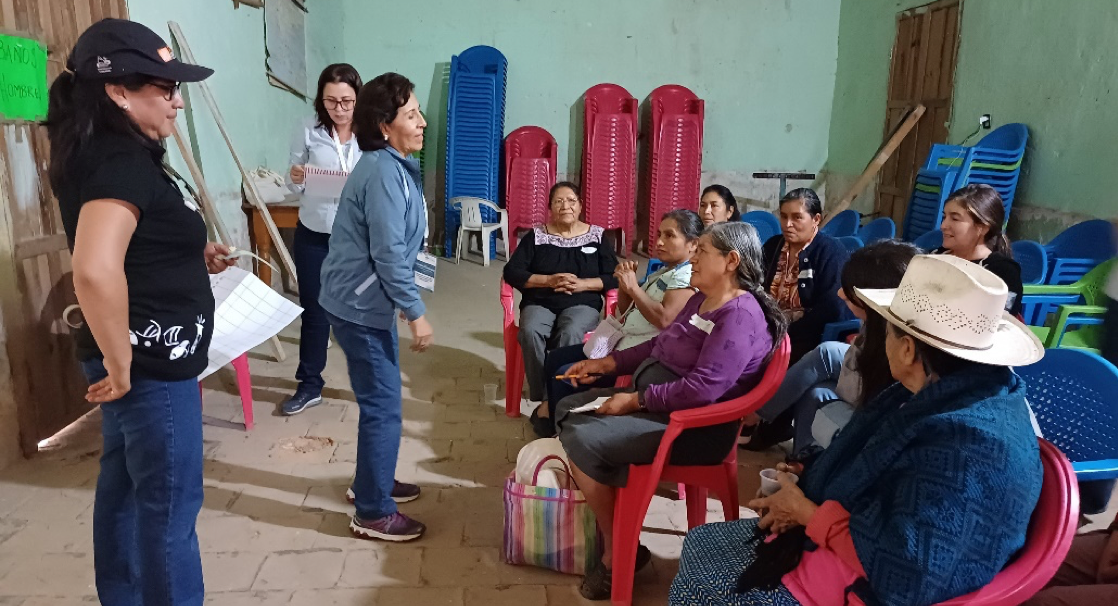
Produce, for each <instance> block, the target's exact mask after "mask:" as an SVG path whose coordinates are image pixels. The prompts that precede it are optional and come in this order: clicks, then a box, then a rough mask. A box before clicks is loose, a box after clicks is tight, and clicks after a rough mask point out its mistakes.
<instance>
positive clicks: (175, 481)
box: [47, 19, 232, 606]
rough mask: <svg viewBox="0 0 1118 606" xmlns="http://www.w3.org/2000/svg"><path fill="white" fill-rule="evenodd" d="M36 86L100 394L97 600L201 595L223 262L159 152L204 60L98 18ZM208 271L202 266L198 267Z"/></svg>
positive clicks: (145, 32) (220, 249)
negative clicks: (43, 99)
mask: <svg viewBox="0 0 1118 606" xmlns="http://www.w3.org/2000/svg"><path fill="white" fill-rule="evenodd" d="M66 67H67V69H66V71H65V72H64V73H63V74H61V75H60V76H59V77H58V79H57V80H55V81H54V84H53V85H51V90H50V105H49V109H48V113H47V132H48V134H49V136H50V142H51V159H50V160H51V163H50V181H51V185H52V187H53V188H54V192H55V194H56V195H57V196H58V203H59V207H60V210H61V215H62V222H63V224H64V226H65V228H66V236H67V238H68V239H69V241H70V249H71V252H72V253H73V267H74V288H75V290H76V291H77V296H78V302H79V303H80V304H81V308H82V314H83V316H84V317H85V322H86V327H85V328H84V329H83V330H82V331H81V332H80V333H79V335H78V338H77V345H78V356H79V358H80V359H81V362H82V367H83V370H84V371H85V373H86V375H87V376H88V377H89V381H90V383H91V386H90V388H89V391H88V393H87V395H86V399H87V400H88V401H90V402H93V403H97V404H100V405H101V410H102V414H103V420H102V433H103V436H104V449H103V452H102V455H101V473H100V475H99V476H98V478H97V494H96V501H95V505H94V512H93V549H94V568H95V570H96V579H97V593H98V596H99V597H100V599H101V603H102V604H112V605H132V604H135V605H137V606H138V605H139V604H168V605H175V606H178V605H180V604H190V605H195V604H197V605H200V604H202V601H203V597H204V594H203V587H202V565H201V558H200V556H199V552H198V537H197V535H196V534H195V530H194V526H195V521H196V518H197V517H198V511H199V509H201V506H202V417H201V401H200V394H199V391H198V376H199V375H200V374H201V373H202V371H203V370H204V369H205V368H206V365H207V353H208V349H209V342H210V337H211V333H212V330H213V313H214V299H213V294H212V291H211V290H210V282H209V276H208V273H217V272H220V271H222V270H224V269H225V268H226V267H227V266H229V265H231V264H232V261H230V260H226V259H225V257H224V255H226V254H227V253H228V252H229V250H228V249H227V248H225V247H224V246H221V245H218V244H213V243H208V242H207V241H206V225H205V222H204V221H203V219H202V215H201V214H200V212H199V207H198V203H197V202H196V201H194V200H192V199H190V198H189V197H184V196H183V194H182V192H181V191H180V190H179V188H178V186H177V185H176V183H175V181H174V180H173V179H172V177H171V174H170V173H169V172H168V169H166V168H165V166H164V164H163V153H164V150H163V148H162V146H161V145H160V141H161V140H162V139H164V138H166V137H168V136H170V135H171V134H172V132H173V129H174V124H175V116H176V115H177V114H178V110H179V109H181V108H182V107H183V104H182V97H181V96H179V83H180V82H197V81H200V80H203V79H205V78H206V77H208V76H209V75H210V74H212V73H213V70H210V69H207V68H204V67H199V66H196V65H188V64H185V63H182V62H180V61H178V60H177V59H175V58H174V55H173V54H172V53H171V49H170V48H169V47H168V46H167V44H166V43H165V42H164V41H163V40H162V39H161V38H160V37H159V36H158V35H157V34H156V33H155V32H153V31H151V30H150V29H148V28H146V27H144V26H143V25H140V24H138V23H134V22H131V21H124V20H120V19H105V20H103V21H99V22H97V23H95V24H93V25H92V26H90V28H89V29H87V30H86V31H85V32H84V33H83V34H82V35H81V37H79V38H78V41H77V44H75V45H74V49H73V51H72V52H71V53H70V58H69V61H68V62H67V66H66ZM207 272H208V273H207Z"/></svg>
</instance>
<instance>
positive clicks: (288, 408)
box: [283, 389, 322, 416]
mask: <svg viewBox="0 0 1118 606" xmlns="http://www.w3.org/2000/svg"><path fill="white" fill-rule="evenodd" d="M321 403H322V394H319V393H315V392H313V391H310V390H303V389H299V390H296V391H295V395H293V396H291V397H290V398H289V399H288V400H287V401H286V402H284V403H283V414H285V415H288V416H291V415H297V414H299V413H301V412H303V411H304V410H306V409H308V408H310V407H312V406H318V405H319V404H321Z"/></svg>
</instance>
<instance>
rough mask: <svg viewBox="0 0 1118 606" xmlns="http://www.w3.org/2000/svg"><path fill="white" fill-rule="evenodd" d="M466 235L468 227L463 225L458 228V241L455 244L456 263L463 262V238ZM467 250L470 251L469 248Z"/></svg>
mask: <svg viewBox="0 0 1118 606" xmlns="http://www.w3.org/2000/svg"><path fill="white" fill-rule="evenodd" d="M465 235H466V229H465V228H463V227H459V228H458V242H457V243H455V245H454V251H455V252H454V264H455V265H457V264H459V263H461V262H462V238H463V237H464V236H465ZM466 252H469V251H468V250H467V251H466Z"/></svg>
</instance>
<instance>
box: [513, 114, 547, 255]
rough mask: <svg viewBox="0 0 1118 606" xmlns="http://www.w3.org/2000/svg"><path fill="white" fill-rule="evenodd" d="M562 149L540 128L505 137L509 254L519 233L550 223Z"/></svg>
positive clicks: (518, 131) (517, 131)
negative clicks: (549, 210)
mask: <svg viewBox="0 0 1118 606" xmlns="http://www.w3.org/2000/svg"><path fill="white" fill-rule="evenodd" d="M558 150H559V146H558V145H556V144H555V137H552V136H551V133H549V132H547V131H546V130H544V129H542V128H540V127H538V126H522V127H520V128H518V129H516V130H514V131H512V132H511V133H509V136H508V137H505V209H506V210H508V213H509V232H510V233H509V234H507V235H506V236H505V237H507V238H511V241H510V242H509V250H510V251H512V252H515V251H516V245H517V243H518V242H519V241H520V240H519V239H518V238H517V235H518V233H517V232H518V231H519V230H523V229H532V228H533V227H535V226H537V225H543V224H544V223H547V204H548V199H547V194H548V192H549V191H550V190H551V186H552V185H555V169H556V165H557V164H556V161H557V157H558V155H559V151H558Z"/></svg>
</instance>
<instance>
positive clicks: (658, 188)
mask: <svg viewBox="0 0 1118 606" xmlns="http://www.w3.org/2000/svg"><path fill="white" fill-rule="evenodd" d="M649 106H650V109H651V113H652V124H651V135H652V136H651V141H650V145H649V150H650V156H651V158H650V163H649V168H648V176H649V181H650V183H649V187H648V191H649V200H648V242H647V247H646V249H645V250H647V251H648V255H649V256H650V257H655V255H656V250H655V248H656V240H657V239H658V238H659V234H660V217H662V216H663V215H664V213H666V212H668V211H671V210H675V209H677V208H689V209H692V210H694V209H696V208H698V205H699V187H700V183H699V180H700V175H701V174H702V168H703V100H702V99H700V98H698V97H696V96H695V93H693V92H691V91H690V90H688V89H687V88H685V87H683V86H679V85H677V84H666V85H664V86H661V87H659V88H657V89H656V90H654V91H652V94H651V95H649Z"/></svg>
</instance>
